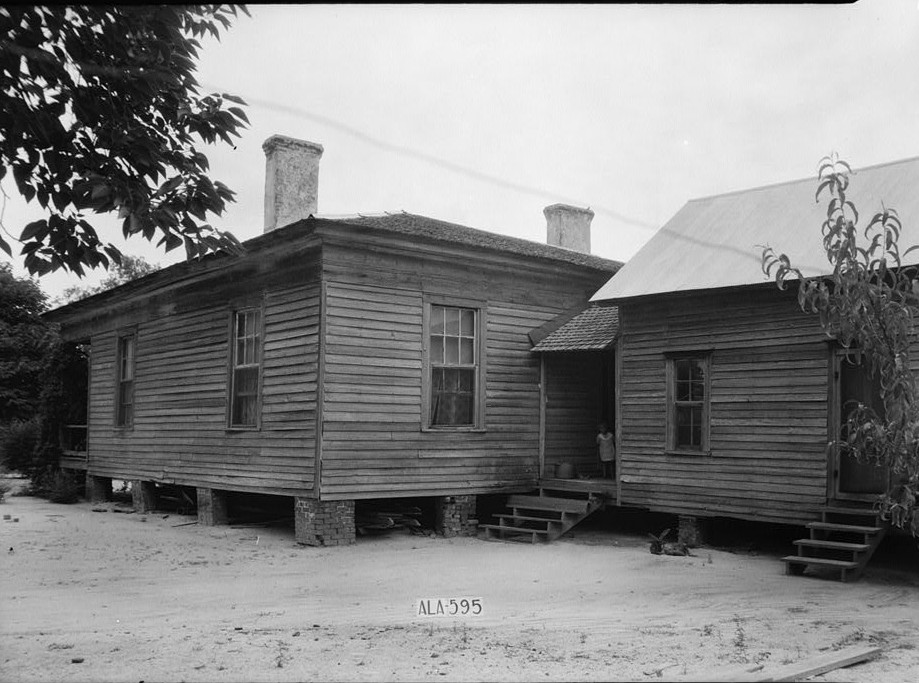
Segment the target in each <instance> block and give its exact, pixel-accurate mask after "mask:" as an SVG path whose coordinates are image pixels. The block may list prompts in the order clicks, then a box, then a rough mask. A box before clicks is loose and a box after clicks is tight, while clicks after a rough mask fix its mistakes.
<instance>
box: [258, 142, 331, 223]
mask: <svg viewBox="0 0 919 683" xmlns="http://www.w3.org/2000/svg"><path fill="white" fill-rule="evenodd" d="M262 149H263V150H264V151H265V232H270V231H272V230H275V229H276V228H281V227H283V226H285V225H289V224H291V223H295V222H296V221H298V220H300V219H302V218H307V217H308V216H309V215H310V214H315V213H316V212H317V211H318V210H319V159H320V158H322V151H323V150H322V145H320V144H318V143H315V142H308V141H306V140H298V139H296V138H290V137H287V136H286V135H272V136H271V137H270V138H268V139H267V140H265V142H264V143H263V144H262Z"/></svg>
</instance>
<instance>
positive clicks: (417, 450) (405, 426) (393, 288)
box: [321, 245, 605, 499]
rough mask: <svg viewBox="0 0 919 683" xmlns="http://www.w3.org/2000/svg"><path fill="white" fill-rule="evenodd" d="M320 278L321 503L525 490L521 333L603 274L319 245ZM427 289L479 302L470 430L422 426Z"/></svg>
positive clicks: (532, 439)
mask: <svg viewBox="0 0 919 683" xmlns="http://www.w3.org/2000/svg"><path fill="white" fill-rule="evenodd" d="M323 277H324V280H325V282H326V285H325V298H324V306H325V313H324V321H325V322H324V329H323V341H322V343H323V345H324V346H323V349H324V350H323V355H324V365H323V392H322V400H323V405H322V425H323V431H322V434H323V436H322V447H321V451H322V456H321V457H322V465H321V468H322V474H321V497H322V498H324V499H348V498H379V497H393V496H423V495H435V494H440V495H446V494H451V493H452V494H461V493H486V492H495V491H510V490H523V489H526V488H528V487H530V486H532V485H533V484H534V483H535V480H536V478H537V476H538V454H539V359H538V357H536V356H535V354H533V353H532V352H531V351H530V349H531V347H532V344H531V343H530V340H529V338H528V336H527V333H528V332H529V331H530V330H532V329H533V328H535V327H538V326H540V325H542V324H544V323H546V322H547V321H549V320H551V319H553V318H554V317H556V316H557V315H558V314H560V313H562V312H564V311H566V310H568V309H570V308H571V307H572V306H575V305H577V304H579V303H581V302H584V301H585V300H586V298H587V297H588V296H589V295H590V294H591V293H592V292H593V291H594V288H595V287H597V286H599V284H602V281H603V280H604V278H605V276H604V275H602V274H597V273H585V272H578V270H577V269H573V270H572V272H568V273H565V272H564V271H563V270H559V269H557V267H556V266H553V267H551V268H550V267H549V266H545V267H544V268H537V267H536V266H534V265H533V264H532V263H527V264H526V267H523V266H521V264H520V263H515V262H513V261H510V260H508V261H506V262H504V263H496V264H491V265H484V264H481V263H477V262H476V260H475V259H474V258H468V257H467V258H463V259H457V258H448V257H446V256H445V257H444V258H437V257H432V256H430V255H426V256H425V257H424V258H422V257H420V256H413V255H411V254H409V253H406V252H404V251H401V252H396V251H393V252H389V251H388V250H387V249H385V248H383V247H381V248H379V249H376V250H374V251H372V252H371V251H367V250H364V249H360V248H356V247H355V246H353V245H349V247H348V248H332V247H330V246H329V245H325V246H324V248H323ZM427 294H433V295H439V296H441V297H447V298H446V299H444V300H445V301H449V297H451V296H453V297H457V298H458V299H459V300H474V301H480V302H483V303H484V311H483V312H484V320H485V359H484V367H485V415H484V429H483V430H481V431H462V432H459V431H457V432H451V431H443V430H426V429H424V428H423V427H424V425H423V424H422V420H423V414H424V410H423V406H422V400H423V399H422V395H423V391H422V381H423V379H422V376H423V372H424V355H423V347H424V344H425V343H426V340H425V331H424V329H423V318H424V305H425V296H426V295H427ZM591 429H593V427H591Z"/></svg>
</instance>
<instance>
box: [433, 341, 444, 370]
mask: <svg viewBox="0 0 919 683" xmlns="http://www.w3.org/2000/svg"><path fill="white" fill-rule="evenodd" d="M431 362H432V363H437V364H440V363H443V362H444V338H443V337H431Z"/></svg>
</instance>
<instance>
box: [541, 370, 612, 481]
mask: <svg viewBox="0 0 919 683" xmlns="http://www.w3.org/2000/svg"><path fill="white" fill-rule="evenodd" d="M545 362H546V476H549V477H551V476H553V470H554V467H555V465H557V464H559V463H563V462H568V463H572V464H574V466H575V467H576V469H577V472H578V473H579V474H598V473H599V471H600V461H599V455H598V451H597V440H596V439H597V425H598V424H599V421H600V420H601V417H600V414H601V410H600V406H601V397H600V377H599V372H600V368H601V362H600V357H599V354H596V353H551V354H546V361H545ZM610 428H611V429H612V425H610Z"/></svg>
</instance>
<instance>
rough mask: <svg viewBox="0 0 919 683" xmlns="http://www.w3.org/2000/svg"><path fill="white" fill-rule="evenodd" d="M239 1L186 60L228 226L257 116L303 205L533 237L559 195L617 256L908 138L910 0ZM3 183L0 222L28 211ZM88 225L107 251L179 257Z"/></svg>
mask: <svg viewBox="0 0 919 683" xmlns="http://www.w3.org/2000/svg"><path fill="white" fill-rule="evenodd" d="M250 12H251V14H252V16H251V18H247V17H245V16H243V17H241V18H240V19H239V20H238V21H237V22H236V24H235V25H234V26H233V27H232V28H231V29H230V31H229V32H227V33H226V34H225V35H224V36H223V39H222V41H221V42H219V43H218V42H216V41H213V40H208V41H206V42H205V44H204V47H203V50H202V54H201V59H200V64H199V81H200V82H201V83H202V84H203V85H204V86H205V88H206V89H208V90H219V91H225V92H231V93H234V94H238V95H240V96H242V97H243V98H245V99H246V100H247V101H248V102H249V104H250V106H249V108H248V110H247V113H248V115H249V118H250V120H251V123H252V125H251V126H250V128H249V129H248V130H247V131H246V133H245V134H244V137H243V139H242V140H240V141H239V143H238V145H237V147H236V149H229V148H218V147H213V148H210V149H206V150H205V151H206V153H207V154H208V156H209V158H210V160H211V167H212V172H213V175H214V177H216V178H217V179H219V180H222V181H223V182H225V183H226V184H228V185H229V186H230V187H231V188H232V189H234V190H235V191H236V192H237V193H238V201H237V203H236V204H235V205H232V206H231V208H230V209H229V211H228V212H227V213H226V215H225V216H224V217H223V218H222V219H217V220H215V221H214V224H215V225H217V226H218V227H221V228H224V229H229V230H231V231H232V232H233V233H234V234H235V235H236V236H237V237H238V238H240V239H242V240H245V239H248V238H251V237H254V236H256V235H258V234H260V233H261V231H262V227H263V193H264V170H265V162H264V155H263V153H262V150H261V145H262V142H263V141H264V140H265V138H267V137H269V136H270V135H272V134H275V133H281V134H284V135H290V136H293V137H297V138H302V139H306V140H311V141H314V142H319V143H321V144H322V145H323V146H324V147H325V153H324V155H323V158H322V162H321V166H320V180H319V213H320V214H353V213H372V212H381V211H400V210H405V211H409V212H412V213H418V214H422V215H426V216H431V217H434V218H439V219H443V220H447V221H452V222H456V223H461V224H463V225H468V226H471V227H475V228H480V229H484V230H490V231H493V232H497V233H503V234H507V235H513V236H517V237H523V238H526V239H531V240H536V241H540V242H543V241H545V219H544V217H543V214H542V209H543V207H545V206H547V205H549V204H553V203H555V202H567V203H573V204H577V205H581V206H590V207H591V208H593V210H594V211H595V212H596V217H595V218H594V221H593V230H592V240H593V253H595V254H598V255H600V256H605V257H608V258H613V259H619V260H627V259H628V258H629V257H630V256H631V255H632V254H634V253H635V252H636V251H637V250H638V249H639V248H640V247H641V245H642V244H643V243H644V242H646V241H647V240H648V238H649V237H650V236H651V235H652V234H653V232H654V230H655V229H656V228H658V227H660V226H661V225H663V223H665V222H666V221H667V220H668V219H669V218H670V217H671V216H672V215H673V214H674V213H675V212H676V211H677V210H678V209H679V208H680V207H681V206H682V205H683V204H684V203H685V202H686V201H688V200H690V199H692V198H695V197H700V196H707V195H711V194H718V193H722V192H728V191H732V190H738V189H744V188H748V187H754V186H758V185H764V184H770V183H775V182H782V181H786V180H795V179H799V178H805V177H809V176H813V175H814V174H815V172H816V168H817V163H818V161H819V160H820V158H821V157H822V156H824V155H826V154H828V153H829V152H831V151H837V152H839V153H840V154H841V155H842V157H843V158H845V159H846V160H848V161H849V162H850V163H851V164H852V165H853V166H856V167H858V166H867V165H871V164H876V163H882V162H886V161H892V160H896V159H902V158H905V157H911V156H916V155H919V5H917V0H861V1H860V2H858V3H857V4H854V5H839V6H832V5H803V6H798V5H787V6H776V5H763V6H724V5H722V6H705V5H699V6H696V5H688V6H666V5H648V6H642V5H625V6H616V5H585V6H573V5H564V6H551V5H550V6H546V5H533V6H527V5H505V6H495V5H481V6H474V5H457V6H436V5H413V6H364V5H360V6H340V5H332V6H319V5H304V6H297V5H277V6H270V5H269V6H262V5H257V6H252V7H250ZM4 189H5V190H6V192H7V194H9V195H10V196H11V199H10V201H9V202H8V203H7V206H6V210H5V213H4V216H3V222H4V224H5V225H6V226H7V227H8V228H11V232H17V233H18V230H19V229H20V228H21V226H22V225H24V223H25V222H26V221H27V220H32V219H34V218H36V217H40V216H41V213H40V212H39V211H38V209H37V205H36V207H35V208H29V207H25V206H24V205H23V203H22V202H21V200H19V199H18V196H17V195H16V190H15V186H14V185H13V184H12V183H11V181H10V180H9V179H6V180H5V181H4ZM98 225H99V226H100V227H102V228H103V229H105V228H109V230H108V231H107V233H106V234H105V236H104V239H106V240H111V241H114V242H115V243H116V244H118V245H119V246H121V247H122V248H123V250H124V251H125V252H126V253H132V254H141V255H143V256H145V257H146V258H147V259H148V260H150V261H157V262H159V263H160V264H162V265H166V264H169V263H174V262H176V261H177V260H180V259H181V258H182V257H183V253H182V250H176V251H174V252H172V253H171V254H169V255H166V254H163V253H161V252H157V251H156V250H155V249H154V248H153V247H151V246H150V245H149V244H148V243H147V242H145V241H144V240H142V239H141V238H139V237H138V238H132V240H131V241H129V242H127V243H125V242H124V241H123V240H121V239H120V228H119V226H118V223H117V222H116V221H113V220H111V219H109V220H102V219H100V220H99V222H98ZM818 227H819V226H815V230H816V229H818ZM4 258H5V255H4ZM18 272H22V271H21V270H20V271H18ZM99 277H101V274H97V275H91V276H89V277H88V278H87V281H89V282H92V281H95V280H98V279H99ZM77 281H78V280H77V279H76V278H75V277H74V276H66V275H60V274H55V275H50V276H46V277H44V278H42V279H41V284H42V286H43V288H44V289H45V291H46V292H48V293H49V294H50V295H51V296H56V295H58V294H60V292H61V291H62V290H63V288H64V287H65V286H67V285H68V284H73V283H75V282H77Z"/></svg>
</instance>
